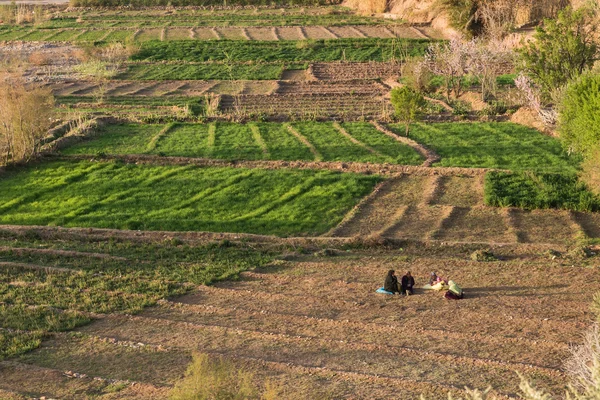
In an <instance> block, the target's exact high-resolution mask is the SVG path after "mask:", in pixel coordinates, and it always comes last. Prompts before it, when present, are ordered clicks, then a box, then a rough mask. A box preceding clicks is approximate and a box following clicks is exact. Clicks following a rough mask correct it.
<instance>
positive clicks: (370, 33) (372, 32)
mask: <svg viewBox="0 0 600 400" xmlns="http://www.w3.org/2000/svg"><path fill="white" fill-rule="evenodd" d="M355 28H356V29H358V30H359V31H360V32H362V33H363V34H364V35H365V36H367V37H374V38H384V39H385V38H393V37H396V36H395V35H394V33H393V32H392V31H391V30H390V29H389V28H387V27H384V26H369V25H365V26H355Z"/></svg>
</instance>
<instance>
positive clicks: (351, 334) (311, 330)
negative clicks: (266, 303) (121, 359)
mask: <svg viewBox="0 0 600 400" xmlns="http://www.w3.org/2000/svg"><path fill="white" fill-rule="evenodd" d="M143 315H144V316H147V317H150V318H158V319H167V320H172V321H179V322H189V323H196V324H200V325H202V324H212V325H217V326H222V327H227V328H232V329H236V328H241V329H247V330H260V331H263V332H267V333H284V334H287V335H290V336H306V337H314V338H323V337H326V338H328V339H331V340H339V341H348V338H352V339H351V341H354V342H359V343H364V344H373V345H380V346H384V345H391V346H396V347H400V348H407V349H413V350H415V351H425V352H433V353H436V354H438V353H439V354H446V355H456V356H468V357H472V358H477V359H490V360H492V361H498V362H500V363H516V364H522V365H533V366H538V367H542V368H549V369H554V370H557V369H559V368H560V367H561V365H562V361H563V359H564V357H565V356H567V355H568V351H569V347H568V345H566V344H564V343H557V342H536V341H534V340H527V339H523V340H516V339H514V338H513V339H511V338H507V337H492V336H486V335H475V337H474V336H473V334H469V333H461V332H451V331H448V330H445V329H443V328H440V329H427V328H422V327H419V328H415V327H413V326H411V325H410V324H406V325H405V324H393V325H386V324H378V323H369V322H359V321H350V320H335V319H330V318H316V317H310V316H302V317H299V316H296V315H289V314H284V313H279V312H268V311H265V310H261V311H253V310H246V309H243V308H237V307H216V306H207V305H203V304H197V305H187V304H182V303H174V302H169V301H163V302H161V304H160V305H159V306H157V307H152V308H149V309H147V310H146V311H145V312H144V313H143ZM417 338H418V340H417ZM516 344H518V346H515V345H516ZM542 353H543V354H544V359H543V362H540V359H539V355H540V354H542Z"/></svg>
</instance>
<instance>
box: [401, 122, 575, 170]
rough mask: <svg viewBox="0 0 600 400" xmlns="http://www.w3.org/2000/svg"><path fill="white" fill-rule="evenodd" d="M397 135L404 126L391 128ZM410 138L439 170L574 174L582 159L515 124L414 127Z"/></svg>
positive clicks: (442, 124)
mask: <svg viewBox="0 0 600 400" xmlns="http://www.w3.org/2000/svg"><path fill="white" fill-rule="evenodd" d="M392 128H393V129H394V130H395V131H396V132H398V134H403V133H404V125H402V124H399V125H392ZM410 136H411V137H412V138H413V139H415V140H417V141H418V142H420V143H423V144H424V145H425V146H427V147H430V148H431V149H433V150H434V151H435V152H436V153H438V154H439V155H440V156H441V160H440V161H439V162H438V163H437V164H436V166H440V167H465V168H497V169H507V170H512V171H526V170H530V171H536V172H551V173H563V174H564V173H567V174H575V173H576V172H577V170H578V169H579V164H580V162H581V160H580V159H579V157H575V156H569V155H568V154H567V153H566V152H565V151H564V149H563V147H562V145H561V143H560V142H559V141H558V140H556V139H554V138H551V137H548V136H546V135H543V134H541V133H540V132H539V131H537V130H535V129H531V128H527V127H524V126H522V125H517V124H513V123H440V124H415V125H414V126H412V128H411V131H410Z"/></svg>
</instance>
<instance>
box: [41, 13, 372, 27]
mask: <svg viewBox="0 0 600 400" xmlns="http://www.w3.org/2000/svg"><path fill="white" fill-rule="evenodd" d="M382 22H383V21H382V20H381V19H377V18H371V17H362V16H358V15H355V14H352V13H350V12H334V13H331V14H323V15H301V14H298V15H285V14H283V15H281V14H246V15H244V14H241V15H240V14H236V13H230V14H226V15H211V14H207V15H202V16H200V15H199V16H193V15H169V16H165V15H159V14H152V13H144V12H140V13H138V14H136V15H127V16H120V15H101V16H90V17H88V16H84V17H83V18H78V17H70V18H54V19H51V20H48V21H45V22H43V23H41V24H37V25H35V26H36V27H38V28H50V29H56V28H106V27H107V26H108V25H110V27H111V28H117V27H118V28H121V27H140V28H143V27H162V26H166V25H167V24H168V26H172V27H178V26H179V27H213V26H217V27H219V26H223V27H226V26H344V25H375V24H378V23H382Z"/></svg>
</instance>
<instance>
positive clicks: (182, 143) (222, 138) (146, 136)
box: [64, 123, 423, 165]
mask: <svg viewBox="0 0 600 400" xmlns="http://www.w3.org/2000/svg"><path fill="white" fill-rule="evenodd" d="M291 126H292V127H293V129H295V130H296V131H297V132H296V133H297V134H300V135H301V136H302V137H304V139H306V140H307V141H308V142H310V143H311V144H312V146H314V149H315V150H316V153H317V154H313V153H312V152H311V149H310V148H309V147H308V146H307V145H306V144H305V143H303V142H302V141H301V140H300V139H299V138H298V136H297V135H295V134H294V133H292V131H290V129H289V127H288V125H285V124H279V123H255V124H233V123H216V124H211V125H205V124H180V125H176V126H174V127H173V128H172V129H170V130H168V131H167V132H166V133H165V134H163V135H158V133H159V132H160V131H161V130H162V129H164V127H163V126H161V125H137V124H136V125H134V124H130V125H109V126H107V127H105V128H104V130H103V131H102V132H101V134H100V135H97V136H96V137H95V138H94V139H93V140H91V141H88V142H82V143H79V144H76V145H74V146H72V147H70V148H68V149H65V150H64V153H65V154H98V153H106V154H158V155H164V156H180V157H199V158H215V159H226V160H284V161H292V160H315V159H318V160H322V161H356V162H372V163H394V164H407V165H418V164H420V163H421V162H422V161H423V159H422V157H421V156H420V155H419V154H418V153H417V152H416V151H415V150H413V149H412V148H410V147H408V146H406V145H404V144H402V143H399V142H398V141H396V140H395V139H393V138H391V137H388V136H386V135H384V134H382V133H381V132H379V131H377V130H376V129H375V128H374V127H373V126H372V125H371V124H368V123H346V124H342V129H343V130H344V131H345V133H346V134H347V135H349V136H351V137H352V139H353V140H354V141H353V140H352V139H350V138H349V137H348V136H346V135H345V134H344V133H342V131H340V129H339V128H336V127H334V125H333V124H331V123H297V124H293V125H291ZM154 138H157V139H156V140H155V139H154ZM356 141H358V142H360V143H362V145H361V144H358V143H357V142H356ZM151 143H152V145H150V144H151Z"/></svg>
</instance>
